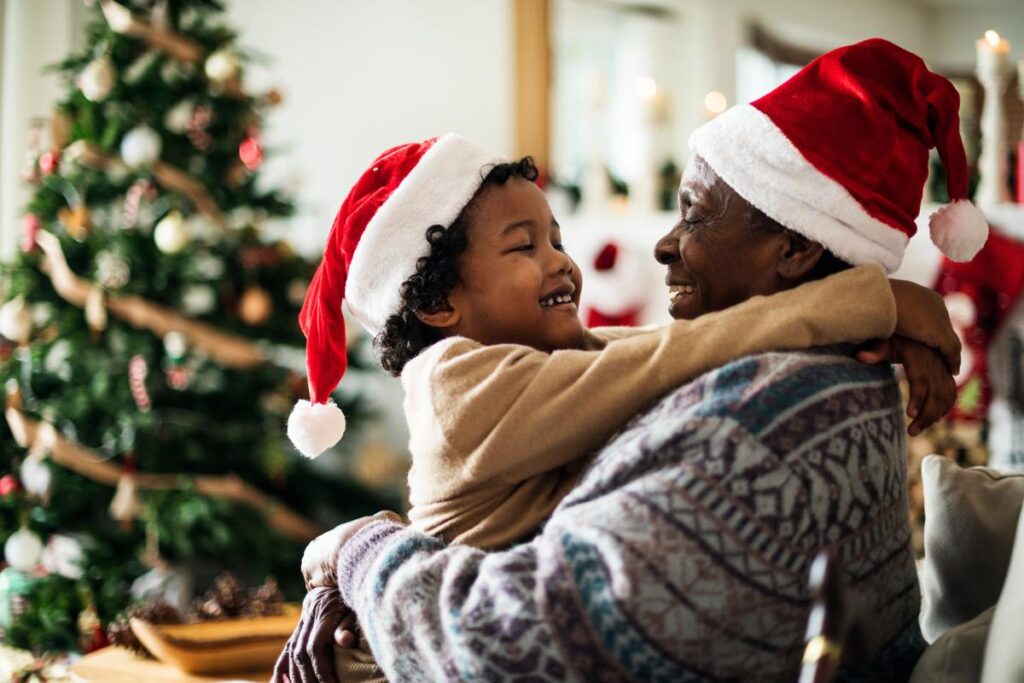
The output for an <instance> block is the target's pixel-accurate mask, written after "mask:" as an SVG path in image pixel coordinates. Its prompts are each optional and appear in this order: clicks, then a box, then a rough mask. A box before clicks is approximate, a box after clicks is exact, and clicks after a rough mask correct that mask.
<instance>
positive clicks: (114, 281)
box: [96, 251, 131, 289]
mask: <svg viewBox="0 0 1024 683" xmlns="http://www.w3.org/2000/svg"><path fill="white" fill-rule="evenodd" d="M130 277H131V269H130V268H129V267H128V263H127V262H126V261H125V260H124V259H123V258H121V257H120V256H118V255H117V254H115V253H114V252H112V251H101V252H100V253H99V255H98V256H97V257H96V279H97V281H98V282H99V284H100V286H101V287H106V288H107V289H120V288H121V287H124V286H125V285H126V284H128V280H129V278H130Z"/></svg>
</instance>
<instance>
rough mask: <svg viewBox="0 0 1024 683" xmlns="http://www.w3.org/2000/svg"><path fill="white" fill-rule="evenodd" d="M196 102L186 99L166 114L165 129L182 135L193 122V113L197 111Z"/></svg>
mask: <svg viewBox="0 0 1024 683" xmlns="http://www.w3.org/2000/svg"><path fill="white" fill-rule="evenodd" d="M195 107H196V105H195V102H193V101H192V100H190V99H184V100H182V101H181V102H178V103H177V104H176V105H174V106H173V107H171V108H170V109H168V110H167V113H166V114H164V128H166V129H167V130H169V131H171V132H172V133H176V134H178V135H181V134H182V133H184V132H185V130H186V129H187V128H188V125H189V123H190V122H191V121H192V112H193V111H195Z"/></svg>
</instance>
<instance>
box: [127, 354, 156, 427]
mask: <svg viewBox="0 0 1024 683" xmlns="http://www.w3.org/2000/svg"><path fill="white" fill-rule="evenodd" d="M148 374H149V366H148V365H147V363H146V358H145V357H144V356H142V355H141V354H136V355H134V356H132V359H131V360H130V361H128V384H129V385H130V387H131V391H132V399H133V400H134V401H135V407H136V408H138V409H139V410H141V411H142V412H144V413H145V412H148V411H149V408H150V406H151V403H150V400H149V391H148V390H147V389H146V375H148Z"/></svg>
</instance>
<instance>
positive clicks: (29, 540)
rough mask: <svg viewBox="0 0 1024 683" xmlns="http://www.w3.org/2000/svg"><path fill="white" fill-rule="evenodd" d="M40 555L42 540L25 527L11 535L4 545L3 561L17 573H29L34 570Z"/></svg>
mask: <svg viewBox="0 0 1024 683" xmlns="http://www.w3.org/2000/svg"><path fill="white" fill-rule="evenodd" d="M42 554H43V542H42V540H40V538H39V536H38V534H36V532H34V531H32V530H31V529H27V528H25V527H21V528H20V529H18V530H17V531H15V532H14V533H13V534H11V535H10V536H9V537H8V538H7V542H6V543H5V544H4V559H5V560H7V564H9V565H10V566H12V567H14V568H15V569H17V570H19V571H23V572H30V571H32V570H33V569H35V567H36V565H37V564H38V563H39V558H40V556H41V555H42Z"/></svg>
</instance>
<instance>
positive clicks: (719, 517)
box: [339, 349, 921, 682]
mask: <svg viewBox="0 0 1024 683" xmlns="http://www.w3.org/2000/svg"><path fill="white" fill-rule="evenodd" d="M901 408H902V404H901V399H900V395H899V391H898V388H897V386H896V383H895V381H894V380H893V375H892V371H891V369H889V368H888V367H887V366H882V367H880V366H866V365H862V364H859V363H856V362H855V361H853V360H852V359H850V358H849V357H848V356H846V355H844V354H843V353H840V352H838V351H837V350H836V349H822V350H815V351H811V352H798V353H797V352H792V353H772V354H763V355H760V356H754V357H750V358H746V359H743V360H740V361H736V362H734V363H731V364H729V365H727V366H725V367H723V368H721V369H720V370H717V371H714V372H712V373H709V374H707V375H705V376H703V377H702V378H700V379H698V380H697V381H695V382H692V383H691V384H689V385H687V386H685V387H682V388H680V389H678V390H676V391H674V392H673V393H671V394H669V395H668V396H666V397H665V398H664V399H663V400H661V401H660V402H659V403H658V404H657V405H655V406H654V407H653V408H651V409H650V410H648V411H647V412H646V413H644V414H643V415H641V416H639V417H638V418H636V419H635V420H633V421H632V422H631V423H630V424H629V425H627V426H626V427H625V428H624V429H623V430H622V431H620V432H619V433H618V435H616V436H615V437H614V438H613V439H612V440H611V441H610V442H609V443H608V444H607V445H606V446H605V447H604V448H603V449H602V450H601V451H600V452H599V453H598V454H597V456H596V457H595V459H594V460H593V462H592V464H591V465H590V466H589V468H588V469H587V470H586V471H584V473H583V474H582V476H581V478H580V480H579V483H578V485H577V487H576V488H575V489H574V490H573V492H572V493H570V494H569V495H568V496H567V497H566V498H565V499H564V500H563V501H562V503H561V504H560V505H559V506H558V508H557V509H556V510H555V511H554V513H553V514H552V516H551V519H550V521H549V522H548V524H547V525H546V526H545V528H544V529H543V530H542V532H541V534H540V535H539V536H538V537H537V538H535V539H534V540H533V541H532V542H530V543H528V544H524V545H520V546H516V547H513V548H511V549H510V550H507V551H503V552H492V553H485V552H483V551H480V550H476V549H473V548H469V547H446V546H444V544H443V543H440V542H439V541H437V540H435V539H431V538H430V537H428V536H425V535H423V534H420V533H417V532H415V531H412V530H401V529H400V528H399V527H389V528H383V527H380V526H378V527H376V529H374V528H368V529H366V530H364V533H361V534H359V536H357V538H360V537H361V538H363V539H371V538H372V539H375V540H374V541H373V542H355V541H356V540H357V539H353V542H351V543H350V544H348V545H347V546H346V548H345V550H343V551H342V555H343V557H341V558H339V559H341V560H342V567H340V569H341V572H340V575H341V579H340V587H341V590H342V593H343V595H344V597H345V599H346V602H348V603H349V604H351V605H353V606H354V607H355V608H356V610H357V612H358V613H359V614H360V618H361V622H362V624H363V626H364V629H365V630H366V634H367V637H368V639H369V641H370V644H371V647H372V649H373V651H374V654H375V655H376V656H377V658H378V661H379V663H380V665H381V667H382V668H383V670H384V671H385V672H386V673H387V674H388V678H389V680H391V681H393V682H397V681H413V680H476V681H491V680H495V681H497V680H531V681H562V680H574V681H716V680H743V681H783V680H793V679H794V678H795V675H796V671H797V669H798V667H799V662H800V655H801V650H802V640H803V632H804V628H805V625H806V619H807V615H808V610H809V597H808V592H807V577H808V572H809V569H810V564H811V562H812V561H813V559H814V556H815V554H816V553H817V552H818V550H820V549H821V548H822V547H826V546H827V547H832V548H833V549H834V551H835V552H836V553H837V555H838V557H839V558H840V559H841V561H842V565H843V567H844V569H845V571H846V573H847V582H848V583H849V585H850V587H851V590H852V591H853V593H854V595H855V602H856V603H857V604H859V605H862V606H863V607H864V608H865V609H866V610H867V611H868V612H869V613H870V614H871V615H872V626H873V628H874V629H875V630H876V631H877V633H876V634H875V635H876V636H877V637H878V638H879V639H880V642H881V643H886V646H885V647H884V648H883V650H882V655H881V657H880V659H879V661H880V662H885V669H886V670H885V672H884V673H882V672H880V671H878V670H875V671H861V672H860V673H859V674H858V673H857V672H851V671H848V672H846V676H847V677H848V678H849V679H850V680H855V679H858V678H859V679H862V680H878V681H884V680H899V679H900V678H901V677H902V678H904V679H905V677H906V675H907V674H908V672H909V668H910V667H911V666H912V665H913V662H914V660H915V659H916V656H917V654H919V652H920V648H921V641H920V637H919V634H918V631H917V626H916V619H917V614H918V609H919V603H920V597H919V592H918V585H917V577H916V573H915V570H914V564H913V559H912V555H911V551H910V544H909V543H910V533H909V524H908V517H907V498H906V464H905V463H906V461H905V446H906V444H905V440H904V435H903V434H904V432H903V430H904V422H903V418H902V414H901Z"/></svg>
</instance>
